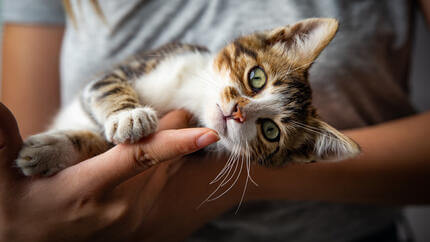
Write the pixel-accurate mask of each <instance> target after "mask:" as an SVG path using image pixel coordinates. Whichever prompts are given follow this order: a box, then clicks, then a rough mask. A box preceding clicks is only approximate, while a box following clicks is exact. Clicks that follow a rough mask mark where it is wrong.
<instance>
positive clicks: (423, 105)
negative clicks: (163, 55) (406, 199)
mask: <svg viewBox="0 0 430 242" xmlns="http://www.w3.org/2000/svg"><path fill="white" fill-rule="evenodd" d="M1 7H2V1H1V0H0V8H1ZM0 10H1V9H0ZM0 12H1V11H0ZM416 23H417V24H416V31H415V36H414V37H415V38H414V45H413V53H412V67H411V73H410V80H411V82H410V83H411V99H412V102H413V104H414V105H415V107H416V108H417V110H418V111H420V112H422V111H426V110H430V93H429V91H430V31H429V30H430V26H426V23H425V20H424V17H423V15H422V14H421V13H418V14H416ZM1 30H2V21H1V16H0V32H1ZM0 51H1V50H0ZM0 84H1V80H0ZM0 87H1V85H0ZM429 125H430V124H429ZM405 215H406V217H407V218H408V220H409V222H410V225H411V229H412V231H413V233H414V235H415V239H416V241H417V242H428V241H430V230H429V228H430V206H429V207H424V206H423V207H414V206H411V207H407V208H405Z"/></svg>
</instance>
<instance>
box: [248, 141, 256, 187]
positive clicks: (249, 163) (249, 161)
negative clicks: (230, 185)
mask: <svg viewBox="0 0 430 242" xmlns="http://www.w3.org/2000/svg"><path fill="white" fill-rule="evenodd" d="M246 158H247V159H246V162H247V163H246V165H247V166H246V168H247V174H248V177H249V179H250V180H251V182H252V183H253V184H254V185H255V186H256V187H258V184H257V183H256V182H255V181H254V179H252V177H251V152H250V151H249V144H248V141H246Z"/></svg>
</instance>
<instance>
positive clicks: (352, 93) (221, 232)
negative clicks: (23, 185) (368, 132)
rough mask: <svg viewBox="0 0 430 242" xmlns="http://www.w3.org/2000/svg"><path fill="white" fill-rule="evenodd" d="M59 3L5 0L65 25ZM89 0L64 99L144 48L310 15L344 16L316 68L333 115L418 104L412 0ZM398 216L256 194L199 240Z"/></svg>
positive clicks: (323, 100)
mask: <svg viewBox="0 0 430 242" xmlns="http://www.w3.org/2000/svg"><path fill="white" fill-rule="evenodd" d="M59 2H60V1H56V0H21V1H16V0H5V1H4V3H5V4H4V10H5V11H4V12H3V16H4V19H5V20H6V21H15V22H23V23H48V24H53V23H60V24H61V23H63V21H64V15H62V13H61V12H60V9H61V6H59ZM89 2H90V1H78V0H72V1H71V3H72V6H73V12H74V13H75V17H76V19H77V26H76V28H73V27H72V25H71V22H70V20H68V21H67V30H66V33H65V38H64V41H63V49H62V56H61V79H62V83H61V84H62V101H63V104H66V103H67V102H69V101H70V100H71V98H72V97H73V96H74V95H75V94H76V93H77V91H78V90H79V88H81V87H82V86H83V85H85V83H86V81H88V80H90V79H91V76H93V75H94V74H97V73H100V72H102V71H104V70H107V69H109V68H110V67H111V66H112V65H114V64H115V63H117V62H119V61H120V60H122V59H124V58H125V57H127V56H129V55H131V54H133V53H135V52H136V51H138V50H141V49H151V48H154V47H157V46H160V45H162V44H164V43H167V42H172V41H181V42H186V43H195V44H200V45H204V46H207V47H209V48H210V49H211V50H214V51H216V50H218V49H220V48H221V47H222V46H223V45H225V44H226V43H227V41H229V40H231V39H233V38H234V37H236V36H238V35H240V34H243V33H250V32H253V31H256V30H263V29H268V28H272V27H276V26H280V25H286V24H291V23H294V22H295V21H298V20H300V19H303V18H308V17H335V18H337V19H339V21H340V29H339V32H338V34H337V36H336V38H335V39H334V41H333V42H332V43H331V44H330V45H329V46H328V48H327V49H326V50H325V51H324V52H323V54H322V55H321V56H320V57H319V58H318V60H317V62H316V63H315V64H314V65H313V67H312V69H311V71H310V82H311V85H312V88H313V91H314V93H313V97H314V104H315V106H316V107H317V109H318V111H319V114H320V115H321V116H322V117H323V119H325V120H326V121H327V122H328V123H330V124H332V125H334V126H335V127H337V128H341V129H345V128H355V127H362V126H366V125H371V124H376V123H380V122H384V121H387V120H391V119H395V118H399V117H403V116H407V115H410V114H413V113H414V109H413V108H412V106H411V104H410V102H409V97H408V84H407V76H408V67H409V50H410V43H411V42H410V36H411V34H410V31H411V21H410V20H411V17H412V16H411V14H412V9H411V3H410V1H407V0H378V1H375V0H362V1H343V0H324V1H321V0H313V1H312V0H307V1H304V0H284V1H281V0H266V1H257V0H255V1H252V0H248V1H244V0H212V1H209V0H207V1H203V0H176V1H162V0H143V1H141V0H110V1H109V0H101V1H99V2H100V5H101V7H102V10H103V13H104V15H105V16H106V19H107V24H106V23H104V22H103V20H102V19H101V18H99V17H97V15H96V11H95V9H94V7H92V6H91V5H90V4H89ZM208 179H210V178H208ZM273 179H274V181H273V182H277V181H276V177H274V178H273ZM208 181H209V180H208ZM257 182H258V181H257ZM227 196H228V194H227ZM215 202H216V201H215ZM397 219H399V210H398V209H396V208H391V207H381V206H370V205H369V206H367V205H352V204H336V203H323V202H292V201H291V202H287V201H265V202H255V203H249V204H245V205H243V206H242V207H241V209H240V210H239V213H238V214H237V215H234V213H231V212H229V213H226V214H224V215H222V216H221V217H220V218H218V219H216V220H214V221H212V222H210V223H208V224H207V225H205V226H204V227H203V228H202V229H200V230H199V231H197V232H196V233H195V234H194V235H193V236H192V238H190V239H189V240H190V241H214V240H216V241H350V240H353V239H358V238H362V237H364V236H366V235H368V234H371V233H374V232H377V231H379V230H381V229H383V228H385V227H387V226H389V225H390V224H392V223H394V222H395V221H396V220H397Z"/></svg>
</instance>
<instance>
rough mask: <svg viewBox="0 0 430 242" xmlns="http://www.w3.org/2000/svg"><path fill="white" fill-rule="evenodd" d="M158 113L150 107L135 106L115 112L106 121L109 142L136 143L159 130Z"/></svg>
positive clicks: (106, 133)
mask: <svg viewBox="0 0 430 242" xmlns="http://www.w3.org/2000/svg"><path fill="white" fill-rule="evenodd" d="M157 127H158V118H157V113H156V112H155V111H154V110H153V109H152V108H150V107H143V108H135V109H132V110H125V111H122V112H119V113H117V114H113V115H112V116H110V117H109V118H108V120H107V121H106V123H105V135H106V139H107V140H108V141H109V142H112V143H115V144H119V143H134V142H137V141H139V140H140V139H141V138H143V137H146V136H148V135H150V134H152V133H154V132H155V131H156V130H157Z"/></svg>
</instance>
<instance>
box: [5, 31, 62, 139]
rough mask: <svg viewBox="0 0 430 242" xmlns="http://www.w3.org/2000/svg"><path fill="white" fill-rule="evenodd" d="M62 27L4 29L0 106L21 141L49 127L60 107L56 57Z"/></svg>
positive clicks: (57, 61)
mask: <svg viewBox="0 0 430 242" xmlns="http://www.w3.org/2000/svg"><path fill="white" fill-rule="evenodd" d="M63 29H64V27H60V26H33V25H31V26H30V25H29V26H27V25H12V24H6V25H5V26H4V37H3V53H2V54H3V56H2V102H4V103H5V104H6V105H7V106H9V107H10V109H11V110H12V112H13V113H14V115H15V116H16V118H17V120H18V124H19V127H20V130H21V134H22V136H23V137H27V136H28V135H30V134H34V133H36V132H40V131H42V130H43V129H44V128H46V127H47V126H48V125H49V122H50V120H51V119H52V116H53V115H54V114H55V112H56V111H57V109H58V107H59V105H60V94H59V53H60V46H61V39H62V35H63Z"/></svg>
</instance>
